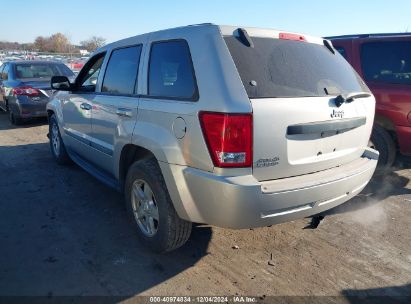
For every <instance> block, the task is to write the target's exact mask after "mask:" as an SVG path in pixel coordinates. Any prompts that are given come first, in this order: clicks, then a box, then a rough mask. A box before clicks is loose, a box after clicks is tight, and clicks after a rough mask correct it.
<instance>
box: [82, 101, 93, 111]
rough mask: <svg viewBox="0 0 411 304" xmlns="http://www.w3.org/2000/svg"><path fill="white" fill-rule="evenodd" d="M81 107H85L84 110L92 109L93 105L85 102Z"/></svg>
mask: <svg viewBox="0 0 411 304" xmlns="http://www.w3.org/2000/svg"><path fill="white" fill-rule="evenodd" d="M80 109H83V110H91V105H90V104H88V103H85V102H83V103H82V104H81V105H80Z"/></svg>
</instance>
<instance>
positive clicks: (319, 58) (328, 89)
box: [224, 36, 369, 98]
mask: <svg viewBox="0 0 411 304" xmlns="http://www.w3.org/2000/svg"><path fill="white" fill-rule="evenodd" d="M224 40H225V41H226V44H227V46H228V49H229V50H230V53H231V56H232V57H233V59H234V62H235V64H236V67H237V70H238V72H239V74H240V77H241V80H242V82H243V84H244V87H245V89H246V91H247V94H248V96H249V97H250V98H270V97H315V96H327V95H339V94H343V95H346V94H349V93H352V92H364V91H366V92H369V89H368V88H367V86H366V85H365V83H364V82H363V81H362V80H361V79H360V77H359V76H358V75H357V73H356V72H355V71H354V69H353V68H352V67H351V66H350V65H349V63H348V62H347V61H346V60H345V59H344V58H343V57H342V56H341V55H340V54H339V53H338V52H335V54H333V53H332V52H331V51H330V50H329V49H328V48H327V47H325V46H324V45H318V44H313V43H305V42H300V41H292V40H283V39H272V38H257V37H252V41H253V43H254V47H248V46H246V45H244V44H243V43H242V42H241V41H240V40H238V39H237V38H235V37H233V36H228V37H224Z"/></svg>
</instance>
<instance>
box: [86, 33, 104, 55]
mask: <svg viewBox="0 0 411 304" xmlns="http://www.w3.org/2000/svg"><path fill="white" fill-rule="evenodd" d="M105 43H106V39H104V38H103V37H98V36H92V37H90V38H89V39H87V40H84V41H81V42H80V45H81V46H82V47H83V48H85V49H86V50H87V51H89V52H93V51H94V50H96V49H98V48H99V47H101V46H103V45H104V44H105Z"/></svg>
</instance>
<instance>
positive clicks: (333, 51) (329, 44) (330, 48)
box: [323, 39, 335, 54]
mask: <svg viewBox="0 0 411 304" xmlns="http://www.w3.org/2000/svg"><path fill="white" fill-rule="evenodd" d="M323 43H324V45H325V46H326V47H327V49H329V50H330V52H331V53H333V54H335V50H334V48H333V46H332V45H331V43H330V42H329V41H328V40H326V39H324V40H323Z"/></svg>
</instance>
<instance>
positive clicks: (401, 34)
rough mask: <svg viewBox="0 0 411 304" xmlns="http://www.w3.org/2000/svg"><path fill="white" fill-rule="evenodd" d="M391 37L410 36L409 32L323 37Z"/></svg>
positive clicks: (330, 37) (332, 38) (333, 38)
mask: <svg viewBox="0 0 411 304" xmlns="http://www.w3.org/2000/svg"><path fill="white" fill-rule="evenodd" d="M391 37H411V33H380V34H352V35H340V36H329V37H324V38H325V39H329V40H336V39H347V40H348V39H358V38H391Z"/></svg>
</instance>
